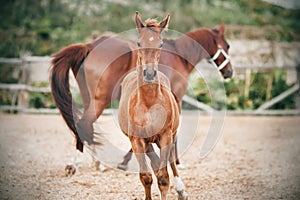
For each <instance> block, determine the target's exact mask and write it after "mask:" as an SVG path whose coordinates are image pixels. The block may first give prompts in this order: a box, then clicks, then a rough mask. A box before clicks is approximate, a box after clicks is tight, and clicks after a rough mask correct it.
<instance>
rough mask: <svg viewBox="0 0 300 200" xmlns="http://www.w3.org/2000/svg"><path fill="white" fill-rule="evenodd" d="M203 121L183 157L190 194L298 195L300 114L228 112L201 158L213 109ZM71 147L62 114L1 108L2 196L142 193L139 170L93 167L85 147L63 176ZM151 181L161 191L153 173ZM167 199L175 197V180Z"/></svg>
mask: <svg viewBox="0 0 300 200" xmlns="http://www.w3.org/2000/svg"><path fill="white" fill-rule="evenodd" d="M187 115H188V114H187ZM191 117H192V116H191ZM111 118H112V117H111V116H105V117H103V120H104V121H105V120H106V122H109V121H112V119H111ZM199 123H201V124H199V127H201V128H200V129H199V130H198V132H197V133H196V136H195V137H194V140H195V141H194V142H193V144H192V145H191V146H190V147H189V148H188V150H187V151H186V152H185V153H184V154H183V156H182V157H181V161H182V162H183V163H184V165H185V166H186V167H185V168H184V169H180V175H181V177H182V179H183V182H184V183H185V185H186V188H187V191H188V193H189V196H190V199H300V117H289V116H285V117H263V116H260V117H250V116H227V117H226V118H225V123H224V127H223V131H222V137H221V139H220V140H219V142H218V143H217V145H216V147H215V148H214V149H213V151H212V152H211V153H210V154H209V155H208V156H207V157H205V158H204V159H199V153H198V152H199V143H197V141H198V140H200V139H201V135H203V134H205V131H207V130H208V127H209V126H210V118H209V116H201V121H200V122H199ZM74 149H75V148H74V144H73V138H72V136H71V134H70V133H69V131H68V129H67V127H66V126H65V124H64V123H63V121H62V119H61V117H60V116H58V115H25V114H18V115H9V114H3V113H1V114H0V168H1V172H0V186H1V188H0V199H22V200H31V199H43V200H44V199H55V200H56V199H101V200H102V199H103V200H107V199H108V200H110V199H111V200H115V199H122V200H123V199H129V200H140V199H143V198H144V192H143V187H142V185H141V183H140V182H139V178H138V175H137V174H136V173H129V172H122V171H118V170H115V169H108V170H106V171H105V172H100V171H96V170H95V168H94V167H93V166H92V164H91V163H92V162H91V158H90V156H89V155H88V154H87V153H86V154H85V157H84V162H83V164H82V166H81V167H80V169H79V171H78V172H77V173H76V174H75V175H74V176H72V177H65V172H64V168H65V165H66V164H67V163H69V162H70V160H72V158H73V156H74V155H75V151H74ZM152 188H153V189H152V195H153V199H159V195H158V194H159V192H158V189H157V184H156V181H155V183H154V185H153V187H152ZM169 199H176V192H175V191H174V188H173V186H171V190H170V192H169Z"/></svg>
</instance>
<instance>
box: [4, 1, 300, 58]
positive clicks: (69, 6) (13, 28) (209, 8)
mask: <svg viewBox="0 0 300 200" xmlns="http://www.w3.org/2000/svg"><path fill="white" fill-rule="evenodd" d="M136 10H138V11H140V12H141V13H142V17H143V19H146V18H148V17H159V19H162V18H163V17H164V16H165V15H166V13H170V14H171V21H170V29H173V30H177V31H180V32H187V31H191V30H194V29H197V28H200V27H214V26H215V25H218V24H220V23H221V22H222V21H223V22H224V23H225V24H227V25H251V26H255V27H257V28H263V27H264V26H279V27H280V29H279V30H278V29H275V30H274V31H269V30H268V31H266V34H265V35H264V37H265V39H269V40H285V41H291V40H295V39H296V40H298V39H299V32H298V30H300V23H298V20H299V18H300V13H299V12H298V11H297V10H287V9H284V8H281V7H278V6H274V5H271V4H268V3H265V2H263V1H261V0H252V1H248V0H227V1H222V0H165V1H158V0H153V1H150V0H139V1H129V0H123V1H117V0H85V1H81V0H64V1H61V0H22V1H20V0H10V1H1V7H0V17H1V20H0V35H1V40H2V41H1V43H0V55H1V56H0V57H19V56H20V54H21V53H22V52H31V53H32V54H33V55H37V56H39V55H49V54H52V53H54V52H56V51H58V50H59V49H60V48H62V47H64V46H67V45H69V44H72V43H78V42H86V38H89V36H90V35H91V34H92V33H93V32H94V31H97V32H98V33H103V32H108V31H109V32H117V33H118V32H122V31H126V30H129V29H132V28H135V25H134V22H133V19H134V13H135V11H136ZM228 29H230V26H228ZM238 34H240V31H237V30H235V32H234V34H233V36H237V35H238Z"/></svg>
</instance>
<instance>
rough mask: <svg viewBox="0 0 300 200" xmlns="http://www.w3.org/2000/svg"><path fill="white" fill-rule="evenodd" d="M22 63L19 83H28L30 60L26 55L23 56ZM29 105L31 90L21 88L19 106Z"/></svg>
mask: <svg viewBox="0 0 300 200" xmlns="http://www.w3.org/2000/svg"><path fill="white" fill-rule="evenodd" d="M21 59H22V65H21V76H20V79H19V83H21V84H25V85H26V84H27V83H28V78H29V74H28V62H27V60H26V58H25V56H22V58H21ZM28 107H29V92H28V91H26V90H20V91H19V95H18V108H19V109H23V108H28Z"/></svg>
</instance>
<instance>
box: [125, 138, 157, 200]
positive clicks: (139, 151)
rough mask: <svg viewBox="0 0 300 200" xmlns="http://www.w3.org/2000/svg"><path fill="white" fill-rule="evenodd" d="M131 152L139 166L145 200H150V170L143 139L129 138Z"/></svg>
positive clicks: (151, 180)
mask: <svg viewBox="0 0 300 200" xmlns="http://www.w3.org/2000/svg"><path fill="white" fill-rule="evenodd" d="M130 141H131V145H132V151H133V153H134V155H135V157H136V159H137V161H138V163H139V166H140V181H141V182H142V184H143V186H144V189H145V199H146V200H151V199H152V198H151V185H152V182H153V179H152V175H151V172H150V169H149V168H148V166H147V162H146V156H145V153H146V147H147V144H146V143H145V141H144V139H142V138H133V137H132V138H131V139H130Z"/></svg>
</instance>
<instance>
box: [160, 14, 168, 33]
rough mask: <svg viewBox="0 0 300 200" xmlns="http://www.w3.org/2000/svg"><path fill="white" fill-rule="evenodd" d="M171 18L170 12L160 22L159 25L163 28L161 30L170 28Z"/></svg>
mask: <svg viewBox="0 0 300 200" xmlns="http://www.w3.org/2000/svg"><path fill="white" fill-rule="evenodd" d="M169 20H170V14H168V15H167V16H166V17H165V19H164V20H162V21H161V22H160V23H159V27H160V28H161V31H163V30H167V29H168V26H169Z"/></svg>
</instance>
